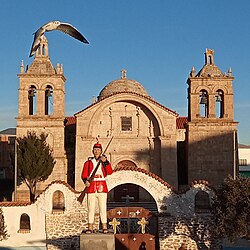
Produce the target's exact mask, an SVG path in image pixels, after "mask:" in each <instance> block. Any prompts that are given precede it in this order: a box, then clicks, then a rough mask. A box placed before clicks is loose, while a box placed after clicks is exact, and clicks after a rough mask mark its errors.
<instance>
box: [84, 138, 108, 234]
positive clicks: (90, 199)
mask: <svg viewBox="0 0 250 250" xmlns="http://www.w3.org/2000/svg"><path fill="white" fill-rule="evenodd" d="M92 153H93V155H94V157H90V158H89V159H88V160H87V161H86V162H85V163H84V165H83V170H82V180H83V182H84V184H85V185H86V187H88V190H87V203H88V230H87V231H86V233H92V232H93V224H94V218H95V206H96V201H98V206H99V212H100V219H101V223H102V230H103V233H107V232H108V228H107V194H108V187H107V183H106V180H105V177H106V176H107V175H109V174H112V172H113V170H112V167H111V164H110V162H109V161H108V160H107V157H106V156H105V155H102V145H101V144H100V143H96V144H94V146H93V150H92ZM99 161H100V164H99V167H98V169H97V171H96V173H95V176H94V179H93V181H91V182H90V181H89V178H90V176H91V174H92V172H93V171H94V169H95V167H96V166H97V164H98V162H99Z"/></svg>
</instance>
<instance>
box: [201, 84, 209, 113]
mask: <svg viewBox="0 0 250 250" xmlns="http://www.w3.org/2000/svg"><path fill="white" fill-rule="evenodd" d="M200 115H201V117H208V93H207V91H206V90H204V89H203V90H201V91H200Z"/></svg>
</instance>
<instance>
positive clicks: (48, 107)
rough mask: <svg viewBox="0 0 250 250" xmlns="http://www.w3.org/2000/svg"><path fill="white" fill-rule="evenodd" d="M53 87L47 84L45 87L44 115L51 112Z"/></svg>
mask: <svg viewBox="0 0 250 250" xmlns="http://www.w3.org/2000/svg"><path fill="white" fill-rule="evenodd" d="M53 101H54V100H53V89H52V87H51V86H50V85H47V87H46V89H45V115H51V114H53Z"/></svg>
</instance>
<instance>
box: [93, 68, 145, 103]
mask: <svg viewBox="0 0 250 250" xmlns="http://www.w3.org/2000/svg"><path fill="white" fill-rule="evenodd" d="M121 73H122V75H121V78H120V79H117V80H114V81H112V82H110V83H109V84H107V85H106V86H105V87H104V88H103V89H102V90H101V92H100V94H99V96H98V100H99V101H100V100H102V99H103V98H105V97H107V96H110V95H112V94H115V93H120V92H133V93H137V94H140V95H144V96H148V93H147V91H146V90H145V88H144V87H143V86H142V85H141V84H140V83H139V82H137V81H135V80H131V79H128V78H127V77H126V70H122V71H121Z"/></svg>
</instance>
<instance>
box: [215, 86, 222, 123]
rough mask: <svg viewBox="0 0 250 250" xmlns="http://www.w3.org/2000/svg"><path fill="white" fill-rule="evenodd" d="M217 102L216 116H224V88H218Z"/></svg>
mask: <svg viewBox="0 0 250 250" xmlns="http://www.w3.org/2000/svg"><path fill="white" fill-rule="evenodd" d="M215 102H216V104H215V105H216V117H217V118H223V116H224V92H223V91H222V90H220V89H219V90H217V91H216V95H215Z"/></svg>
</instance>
